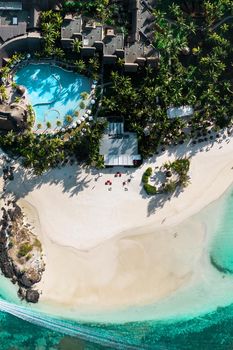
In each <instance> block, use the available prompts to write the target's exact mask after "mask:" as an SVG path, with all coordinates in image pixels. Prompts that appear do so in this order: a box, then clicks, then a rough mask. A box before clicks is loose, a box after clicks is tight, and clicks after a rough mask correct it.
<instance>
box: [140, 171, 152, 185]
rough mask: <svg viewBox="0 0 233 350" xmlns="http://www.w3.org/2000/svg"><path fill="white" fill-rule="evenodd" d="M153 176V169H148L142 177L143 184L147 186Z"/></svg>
mask: <svg viewBox="0 0 233 350" xmlns="http://www.w3.org/2000/svg"><path fill="white" fill-rule="evenodd" d="M151 175H152V168H151V167H149V168H147V169H146V171H145V172H144V174H143V175H142V182H143V183H144V184H147V183H148V181H149V177H150V176H151Z"/></svg>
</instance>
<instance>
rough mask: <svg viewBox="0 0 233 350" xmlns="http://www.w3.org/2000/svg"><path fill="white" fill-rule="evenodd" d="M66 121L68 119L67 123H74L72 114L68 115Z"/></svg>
mask: <svg viewBox="0 0 233 350" xmlns="http://www.w3.org/2000/svg"><path fill="white" fill-rule="evenodd" d="M66 121H67V123H69V124H70V123H72V121H73V117H72V116H71V115H66Z"/></svg>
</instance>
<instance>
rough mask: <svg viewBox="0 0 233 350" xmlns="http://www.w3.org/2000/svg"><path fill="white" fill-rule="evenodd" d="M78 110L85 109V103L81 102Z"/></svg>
mask: <svg viewBox="0 0 233 350" xmlns="http://www.w3.org/2000/svg"><path fill="white" fill-rule="evenodd" d="M79 107H80V109H84V108H85V107H86V105H85V103H84V102H83V101H81V102H80V104H79Z"/></svg>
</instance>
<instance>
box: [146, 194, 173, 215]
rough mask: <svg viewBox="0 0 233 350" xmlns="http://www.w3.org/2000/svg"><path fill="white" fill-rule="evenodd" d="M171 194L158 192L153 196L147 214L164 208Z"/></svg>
mask: <svg viewBox="0 0 233 350" xmlns="http://www.w3.org/2000/svg"><path fill="white" fill-rule="evenodd" d="M168 198H169V195H166V194H156V195H155V196H153V197H151V199H150V201H149V203H148V206H147V216H148V217H149V216H151V215H153V214H155V213H156V210H157V209H160V208H163V206H164V204H165V203H166V202H167V200H168Z"/></svg>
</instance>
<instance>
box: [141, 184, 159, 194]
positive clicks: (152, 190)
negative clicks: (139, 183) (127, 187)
mask: <svg viewBox="0 0 233 350" xmlns="http://www.w3.org/2000/svg"><path fill="white" fill-rule="evenodd" d="M144 190H145V191H146V193H147V194H149V195H155V194H157V193H158V191H157V188H156V187H155V186H152V185H150V184H148V183H145V184H144Z"/></svg>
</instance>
